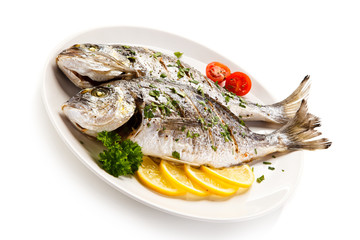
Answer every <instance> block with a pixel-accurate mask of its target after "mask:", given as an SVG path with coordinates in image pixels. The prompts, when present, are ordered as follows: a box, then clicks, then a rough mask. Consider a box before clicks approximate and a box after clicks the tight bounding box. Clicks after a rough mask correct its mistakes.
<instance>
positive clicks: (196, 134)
mask: <svg viewBox="0 0 360 240" xmlns="http://www.w3.org/2000/svg"><path fill="white" fill-rule="evenodd" d="M199 136H200V134H199V133H193V132H190V131H187V133H186V137H188V138H195V137H199Z"/></svg>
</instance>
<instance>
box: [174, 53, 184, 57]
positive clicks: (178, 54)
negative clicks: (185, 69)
mask: <svg viewBox="0 0 360 240" xmlns="http://www.w3.org/2000/svg"><path fill="white" fill-rule="evenodd" d="M183 54H184V53H182V52H174V55H175V56H176V57H177V58H181V56H182V55H183Z"/></svg>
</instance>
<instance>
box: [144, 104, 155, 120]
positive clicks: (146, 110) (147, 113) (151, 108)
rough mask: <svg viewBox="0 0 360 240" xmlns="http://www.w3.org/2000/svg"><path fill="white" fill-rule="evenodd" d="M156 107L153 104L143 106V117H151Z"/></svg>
mask: <svg viewBox="0 0 360 240" xmlns="http://www.w3.org/2000/svg"><path fill="white" fill-rule="evenodd" d="M155 109H156V106H153V105H146V106H145V108H144V117H145V118H153V117H154V112H153V111H154V110H155Z"/></svg>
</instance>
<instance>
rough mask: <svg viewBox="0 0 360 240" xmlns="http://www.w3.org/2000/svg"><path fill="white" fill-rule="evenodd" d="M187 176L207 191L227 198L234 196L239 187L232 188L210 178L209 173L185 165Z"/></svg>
mask: <svg viewBox="0 0 360 240" xmlns="http://www.w3.org/2000/svg"><path fill="white" fill-rule="evenodd" d="M184 169H185V173H186V175H187V176H188V177H189V178H190V179H191V181H193V182H195V183H196V184H198V185H200V186H201V187H203V188H205V189H207V190H208V191H210V192H212V193H214V194H217V195H220V196H223V197H227V196H230V195H232V194H234V193H235V192H236V191H237V189H238V187H232V186H229V185H228V184H226V183H224V182H222V181H221V180H218V179H216V178H213V177H211V176H209V175H208V174H207V173H205V172H203V171H201V170H199V169H196V168H193V167H191V166H190V165H187V164H186V165H184Z"/></svg>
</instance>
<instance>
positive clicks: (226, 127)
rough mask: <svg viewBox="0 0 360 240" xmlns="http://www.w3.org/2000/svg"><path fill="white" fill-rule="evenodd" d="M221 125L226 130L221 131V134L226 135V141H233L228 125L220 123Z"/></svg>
mask: <svg viewBox="0 0 360 240" xmlns="http://www.w3.org/2000/svg"><path fill="white" fill-rule="evenodd" d="M220 126H221V128H222V129H223V130H224V132H220V134H221V135H222V136H223V137H224V139H225V142H227V141H232V138H231V135H230V131H229V127H228V125H226V124H225V125H223V124H222V123H220Z"/></svg>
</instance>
